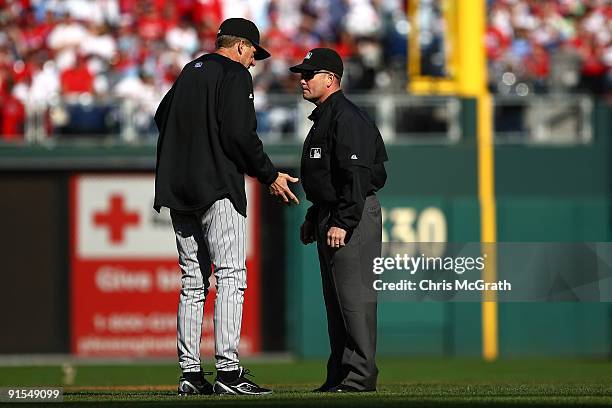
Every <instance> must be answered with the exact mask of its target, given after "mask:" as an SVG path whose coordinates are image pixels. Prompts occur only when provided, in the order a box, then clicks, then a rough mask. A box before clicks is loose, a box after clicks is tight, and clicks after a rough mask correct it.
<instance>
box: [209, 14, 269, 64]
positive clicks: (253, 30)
mask: <svg viewBox="0 0 612 408" xmlns="http://www.w3.org/2000/svg"><path fill="white" fill-rule="evenodd" d="M222 35H233V36H235V37H240V38H245V39H247V40H249V41H250V42H251V44H253V45H254V46H255V48H256V49H257V51H256V52H255V59H256V60H258V61H259V60H262V59H266V58H268V57H269V56H270V53H269V52H268V51H266V50H265V49H263V48H262V47H260V46H259V30H258V29H257V26H256V25H255V23H253V22H252V21H249V20H246V19H244V18H228V19H227V20H225V21H224V22H222V23H221V27H219V31H218V32H217V37H220V36H222Z"/></svg>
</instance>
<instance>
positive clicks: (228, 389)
mask: <svg viewBox="0 0 612 408" xmlns="http://www.w3.org/2000/svg"><path fill="white" fill-rule="evenodd" d="M236 371H237V373H236V374H237V378H236V379H235V380H233V381H227V380H223V379H222V378H221V377H220V376H219V373H217V378H216V379H215V385H214V386H213V390H214V392H215V394H219V395H266V394H272V390H269V389H267V388H263V387H260V386H259V385H257V384H255V383H254V382H253V381H251V380H248V379H246V378H245V376H246V375H251V372H250V371H249V370H245V369H244V368H242V367H240V368H239V369H238V370H236Z"/></svg>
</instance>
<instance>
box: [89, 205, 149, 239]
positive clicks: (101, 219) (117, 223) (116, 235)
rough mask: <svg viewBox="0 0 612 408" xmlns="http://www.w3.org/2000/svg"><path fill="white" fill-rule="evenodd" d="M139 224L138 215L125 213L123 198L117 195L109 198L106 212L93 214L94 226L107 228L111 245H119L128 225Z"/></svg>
mask: <svg viewBox="0 0 612 408" xmlns="http://www.w3.org/2000/svg"><path fill="white" fill-rule="evenodd" d="M139 222H140V216H139V215H138V213H137V212H128V211H126V210H125V209H124V207H123V197H122V196H120V195H117V194H115V195H112V196H111V197H110V209H109V210H108V211H106V212H103V211H98V212H96V213H94V224H95V225H97V226H101V227H107V228H108V230H109V232H110V241H111V243H112V244H119V243H121V242H122V241H123V233H124V231H125V228H127V227H128V226H129V225H133V226H136V225H138V223H139Z"/></svg>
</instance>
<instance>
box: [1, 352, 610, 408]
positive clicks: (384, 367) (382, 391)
mask: <svg viewBox="0 0 612 408" xmlns="http://www.w3.org/2000/svg"><path fill="white" fill-rule="evenodd" d="M244 365H245V366H247V367H248V368H250V369H251V370H252V372H253V373H254V374H255V376H256V377H255V378H254V380H255V381H256V382H258V383H261V384H262V385H265V386H270V387H272V388H273V389H274V390H275V393H274V394H272V395H271V396H267V397H215V396H210V397H189V398H179V397H178V396H177V395H176V380H177V378H178V375H179V370H178V368H177V366H176V365H174V364H137V363H134V364H124V365H74V366H72V368H73V369H74V372H72V376H73V377H72V378H71V379H69V382H71V383H72V384H71V385H68V384H65V381H66V379H67V377H66V371H65V369H63V368H62V367H61V366H44V367H43V366H31V367H21V366H17V367H0V386H1V387H8V386H20V387H27V386H42V385H47V386H51V385H54V386H63V387H64V390H65V397H64V403H65V404H68V405H71V404H72V405H86V406H88V407H94V406H98V405H104V406H134V405H135V404H136V405H137V406H138V407H149V406H151V407H174V406H183V405H192V406H194V405H197V406H213V405H214V406H216V407H227V406H236V405H238V406H244V407H246V406H278V407H280V406H300V407H320V406H325V405H333V406H346V407H362V406H363V407H365V406H385V407H386V406H414V407H424V406H434V407H440V406H449V407H460V406H483V407H484V406H496V407H506V406H513V407H519V406H526V405H534V406H538V407H542V406H571V405H580V406H612V361H607V360H545V359H530V360H524V359H521V360H503V361H499V362H495V363H485V362H482V361H479V360H465V359H449V360H443V359H423V358H415V359H407V358H401V359H380V360H379V367H380V377H379V387H378V388H379V391H378V392H377V393H368V394H346V395H327V394H315V393H311V392H310V390H311V389H313V388H315V387H316V386H318V385H320V383H321V382H322V380H323V372H324V362H323V361H298V362H278V361H277V362H270V363H262V362H260V361H258V362H251V363H249V362H248V361H245V362H244ZM68 371H70V369H69V370H68ZM2 406H6V404H2V403H0V408H1V407H2ZM18 406H23V404H19V405H18ZM38 406H40V404H39V405H38Z"/></svg>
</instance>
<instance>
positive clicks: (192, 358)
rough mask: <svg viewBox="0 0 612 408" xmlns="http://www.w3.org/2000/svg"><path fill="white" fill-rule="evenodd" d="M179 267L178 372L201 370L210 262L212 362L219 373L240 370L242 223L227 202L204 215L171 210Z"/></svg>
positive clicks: (243, 283)
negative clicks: (212, 276)
mask: <svg viewBox="0 0 612 408" xmlns="http://www.w3.org/2000/svg"><path fill="white" fill-rule="evenodd" d="M170 214H171V217H172V226H173V227H174V232H175V234H176V247H177V249H178V254H179V266H180V268H181V272H182V276H181V294H180V298H179V307H178V318H177V330H178V333H177V349H178V357H179V365H180V366H181V370H182V371H183V372H193V371H199V370H201V368H200V367H201V366H200V340H201V337H202V322H203V317H204V316H203V315H204V300H205V299H206V295H207V294H208V287H209V281H208V279H209V277H210V274H211V263H212V265H214V270H215V278H216V280H217V298H216V300H215V314H214V325H215V358H216V360H217V362H216V368H217V370H220V371H229V370H236V369H238V368H239V360H238V344H239V342H240V328H241V325H242V305H243V301H244V291H245V289H246V287H247V284H246V219H245V217H243V216H242V215H240V213H238V212H237V211H236V209H235V208H234V206H233V205H232V203H231V201H230V200H229V199H227V198H225V199H221V200H218V201H216V202H215V203H214V204H213V205H212V206H211V207H210V208H209V209H208V210H206V211H205V212H204V213H203V214H183V213H177V212H174V211H172V212H171V213H170Z"/></svg>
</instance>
